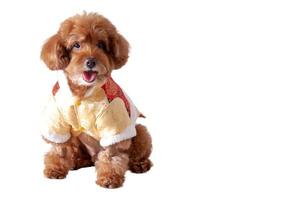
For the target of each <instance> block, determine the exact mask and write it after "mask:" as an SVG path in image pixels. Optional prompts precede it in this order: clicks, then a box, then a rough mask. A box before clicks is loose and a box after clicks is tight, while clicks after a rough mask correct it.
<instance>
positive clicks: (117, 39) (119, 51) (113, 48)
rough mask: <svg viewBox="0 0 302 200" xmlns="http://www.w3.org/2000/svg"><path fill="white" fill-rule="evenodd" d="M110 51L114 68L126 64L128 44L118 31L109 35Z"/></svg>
mask: <svg viewBox="0 0 302 200" xmlns="http://www.w3.org/2000/svg"><path fill="white" fill-rule="evenodd" d="M110 52H111V57H112V61H113V67H114V69H119V68H121V67H122V66H123V65H125V64H126V62H127V60H128V54H129V44H128V42H127V40H126V39H125V38H124V37H123V36H122V35H121V34H119V33H116V34H114V35H113V36H112V37H110Z"/></svg>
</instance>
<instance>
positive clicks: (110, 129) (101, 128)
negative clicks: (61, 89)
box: [96, 97, 136, 147]
mask: <svg viewBox="0 0 302 200" xmlns="http://www.w3.org/2000/svg"><path fill="white" fill-rule="evenodd" d="M131 124H132V123H131V120H130V117H129V114H128V112H127V109H126V107H125V104H124V102H123V100H122V99H121V98H119V97H117V98H115V99H113V101H111V102H110V104H109V105H108V106H107V107H106V108H105V110H104V112H102V113H101V114H100V116H98V117H97V119H96V128H97V132H98V134H99V135H98V138H100V144H101V145H102V146H103V147H105V146H109V145H112V144H115V143H117V142H120V141H123V140H126V139H129V138H131V137H134V136H135V135H136V133H135V132H134V131H133V128H131V127H132V126H131ZM130 129H131V130H130Z"/></svg>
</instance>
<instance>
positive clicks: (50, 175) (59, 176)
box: [44, 168, 67, 179]
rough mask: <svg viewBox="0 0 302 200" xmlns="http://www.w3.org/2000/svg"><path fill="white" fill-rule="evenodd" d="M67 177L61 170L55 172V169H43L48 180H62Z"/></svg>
mask: <svg viewBox="0 0 302 200" xmlns="http://www.w3.org/2000/svg"><path fill="white" fill-rule="evenodd" d="M66 175H67V172H64V171H62V170H56V169H50V168H45V169H44V176H45V177H46V178H50V179H64V178H65V177H66Z"/></svg>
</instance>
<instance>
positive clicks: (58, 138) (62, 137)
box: [42, 132, 70, 143]
mask: <svg viewBox="0 0 302 200" xmlns="http://www.w3.org/2000/svg"><path fill="white" fill-rule="evenodd" d="M42 136H43V137H44V138H45V139H47V140H49V141H51V142H54V143H64V142H66V141H67V140H69V138H70V133H65V134H56V133H50V132H46V133H44V134H43V135H42Z"/></svg>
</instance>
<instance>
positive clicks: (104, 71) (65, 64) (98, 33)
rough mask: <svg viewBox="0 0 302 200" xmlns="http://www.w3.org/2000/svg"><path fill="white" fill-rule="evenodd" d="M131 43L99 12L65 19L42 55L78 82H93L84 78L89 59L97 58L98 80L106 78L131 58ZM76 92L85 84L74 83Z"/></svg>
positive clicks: (51, 64)
mask: <svg viewBox="0 0 302 200" xmlns="http://www.w3.org/2000/svg"><path fill="white" fill-rule="evenodd" d="M128 53H129V44H128V42H127V40H126V39H125V38H124V37H123V36H122V35H121V34H119V33H118V32H117V30H116V28H115V26H114V25H113V24H111V22H110V21H109V20H108V19H106V18H105V17H103V16H102V15H98V14H96V13H89V14H87V13H84V14H83V15H75V16H73V17H70V18H68V19H67V20H65V21H64V22H63V23H62V24H61V26H60V29H59V31H58V32H57V33H56V34H55V35H53V36H52V37H50V38H49V39H48V40H47V41H46V42H45V44H44V45H43V47H42V51H41V59H42V60H43V61H44V62H45V64H46V65H47V66H48V68H49V69H50V70H64V72H65V73H66V74H67V76H68V79H69V80H71V81H72V82H73V83H74V85H82V86H83V85H84V86H91V84H89V83H87V82H83V81H81V79H80V77H81V76H82V73H83V72H84V71H87V70H89V69H88V68H87V67H85V63H86V62H87V59H89V58H93V59H95V61H96V67H95V68H94V69H93V70H95V71H96V72H97V81H103V80H104V79H105V78H106V77H108V76H109V75H110V73H111V71H112V70H114V69H119V68H121V67H122V66H123V65H124V64H125V63H126V62H127V60H128ZM71 89H72V92H73V93H74V94H75V95H76V96H81V95H82V92H83V88H80V90H79V88H77V87H75V86H73V87H72V88H71Z"/></svg>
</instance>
